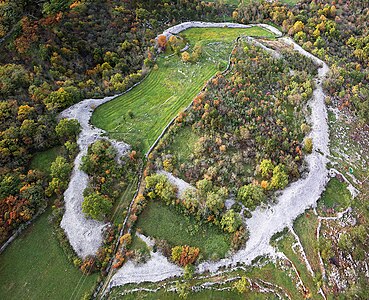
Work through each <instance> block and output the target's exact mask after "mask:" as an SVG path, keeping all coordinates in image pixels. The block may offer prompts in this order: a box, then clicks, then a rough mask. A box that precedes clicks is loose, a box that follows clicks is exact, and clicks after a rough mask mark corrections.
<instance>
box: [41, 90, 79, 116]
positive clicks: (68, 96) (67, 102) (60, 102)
mask: <svg viewBox="0 0 369 300" xmlns="http://www.w3.org/2000/svg"><path fill="white" fill-rule="evenodd" d="M80 99H81V93H80V92H79V90H78V89H77V88H76V87H72V86H69V87H65V88H63V87H61V88H59V89H58V90H56V91H53V92H51V93H50V94H49V96H47V97H46V98H45V99H44V103H45V105H46V107H47V109H49V110H52V109H63V108H66V107H68V106H71V105H72V104H74V103H76V102H78V101H79V100H80Z"/></svg>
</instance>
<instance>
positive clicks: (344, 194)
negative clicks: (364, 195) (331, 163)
mask: <svg viewBox="0 0 369 300" xmlns="http://www.w3.org/2000/svg"><path fill="white" fill-rule="evenodd" d="M350 202H351V194H350V191H349V190H348V189H347V184H346V183H344V182H340V181H339V180H338V179H337V178H332V179H331V180H330V181H329V182H328V184H327V187H326V190H325V191H324V193H323V194H322V197H321V198H320V199H319V201H318V208H319V209H322V208H324V207H325V208H334V209H335V210H336V211H337V210H338V211H339V210H344V209H346V208H347V206H348V205H349V204H350Z"/></svg>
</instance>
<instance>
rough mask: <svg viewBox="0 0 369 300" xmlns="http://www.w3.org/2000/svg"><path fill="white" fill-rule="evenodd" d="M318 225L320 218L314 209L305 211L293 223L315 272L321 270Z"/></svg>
mask: <svg viewBox="0 0 369 300" xmlns="http://www.w3.org/2000/svg"><path fill="white" fill-rule="evenodd" d="M317 227H318V218H317V216H316V215H315V214H314V213H313V211H312V210H309V211H307V212H305V213H304V214H303V215H301V216H300V217H298V218H297V219H296V220H295V222H294V223H293V228H294V230H295V232H296V234H297V235H298V236H299V238H300V241H301V244H302V246H303V247H304V251H305V253H306V256H307V259H308V261H309V263H310V265H311V268H312V269H313V271H314V272H320V267H319V256H318V250H319V247H318V242H317V239H316V235H315V233H316V230H317Z"/></svg>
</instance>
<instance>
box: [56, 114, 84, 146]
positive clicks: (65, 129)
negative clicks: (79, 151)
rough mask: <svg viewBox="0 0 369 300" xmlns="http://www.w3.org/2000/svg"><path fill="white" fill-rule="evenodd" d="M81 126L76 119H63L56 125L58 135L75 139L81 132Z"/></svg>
mask: <svg viewBox="0 0 369 300" xmlns="http://www.w3.org/2000/svg"><path fill="white" fill-rule="evenodd" d="M80 131H81V126H80V124H79V122H78V120H76V119H61V120H60V121H59V123H58V125H57V126H56V127H55V132H56V134H57V135H58V137H59V138H60V139H61V140H63V141H66V140H74V139H75V138H76V136H77V135H78V134H79V133H80Z"/></svg>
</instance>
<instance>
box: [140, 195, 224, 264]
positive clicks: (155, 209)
mask: <svg viewBox="0 0 369 300" xmlns="http://www.w3.org/2000/svg"><path fill="white" fill-rule="evenodd" d="M173 225H175V226H173ZM137 228H141V229H142V231H143V233H144V234H145V235H147V236H151V237H154V238H160V239H165V240H167V241H168V242H169V243H171V244H173V245H189V246H195V247H198V248H200V255H202V256H203V257H204V258H214V259H216V258H219V257H224V256H225V255H226V253H227V252H228V250H229V248H230V245H229V244H230V241H229V236H228V235H227V234H225V233H223V232H222V231H220V230H219V229H218V228H217V227H215V226H211V225H207V226H206V225H201V226H200V225H197V222H196V221H195V220H193V219H189V218H186V217H185V216H183V215H182V214H180V213H177V212H176V211H174V210H173V209H171V208H169V207H168V206H165V205H164V204H162V203H160V202H151V203H150V204H149V205H148V207H147V208H145V210H144V211H143V213H142V214H141V215H140V217H139V219H138V222H137Z"/></svg>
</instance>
